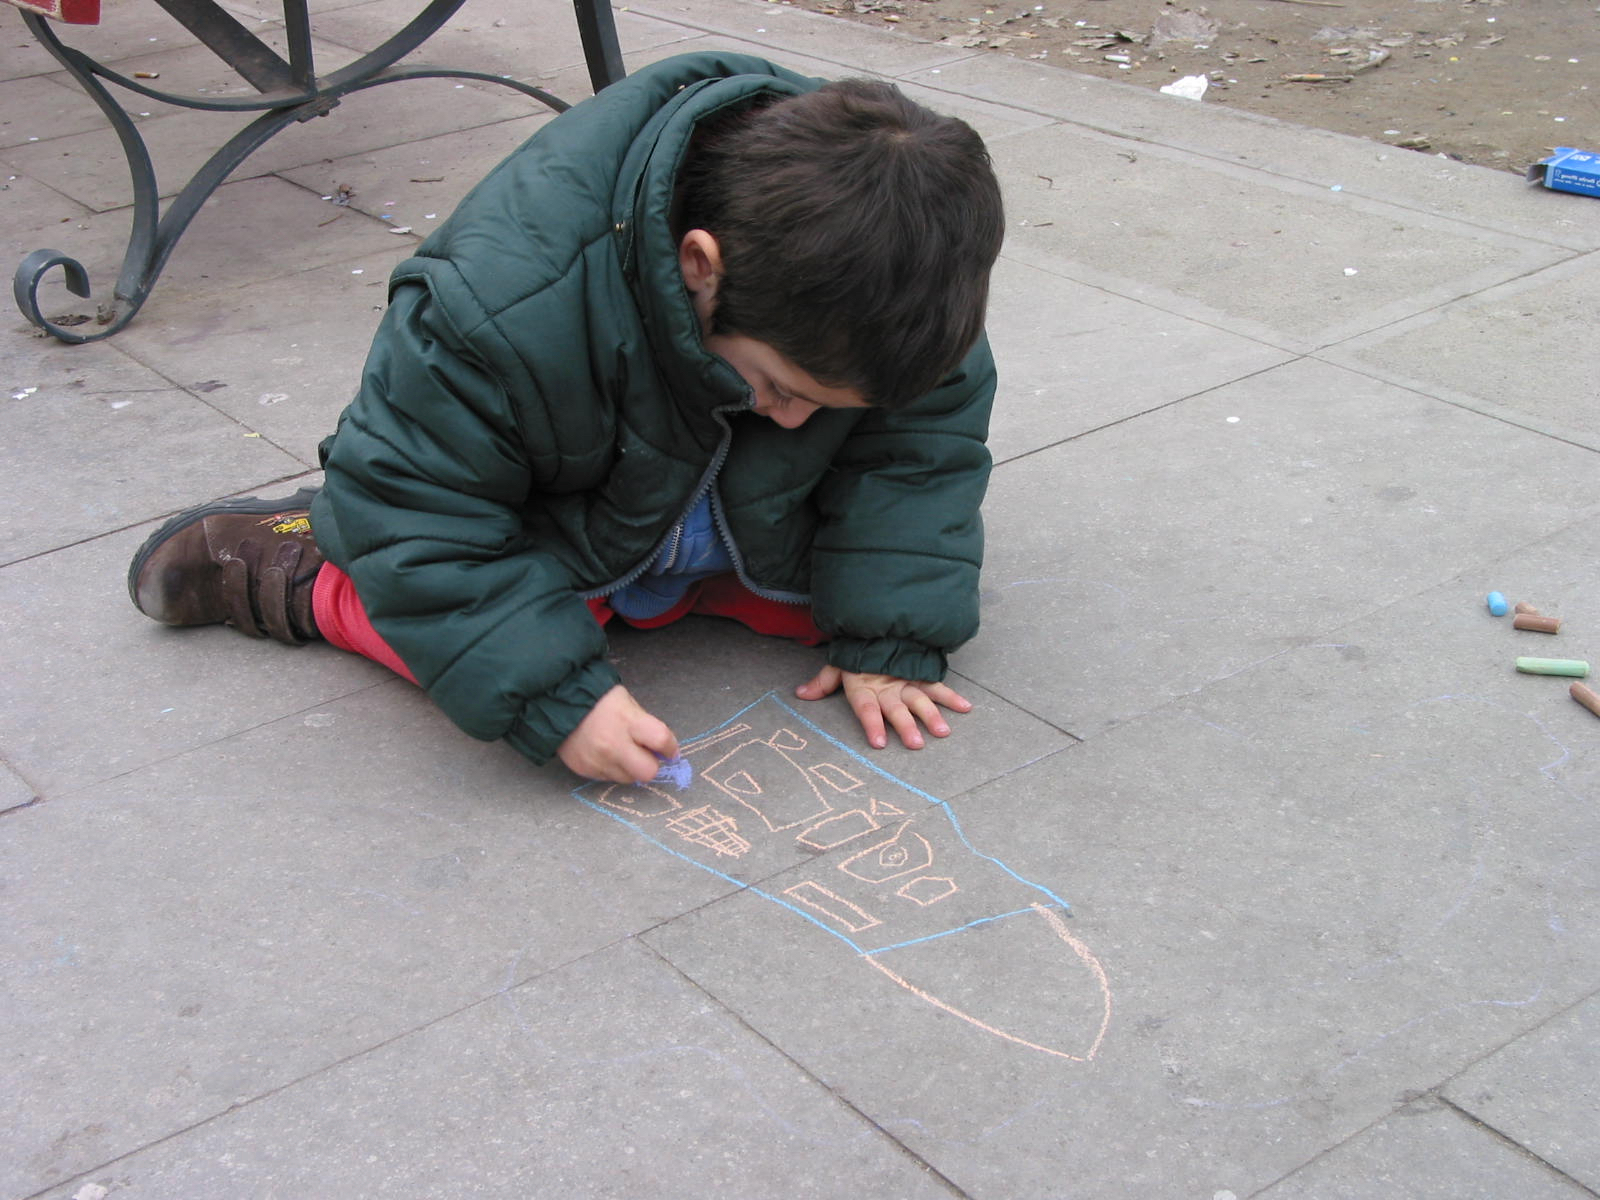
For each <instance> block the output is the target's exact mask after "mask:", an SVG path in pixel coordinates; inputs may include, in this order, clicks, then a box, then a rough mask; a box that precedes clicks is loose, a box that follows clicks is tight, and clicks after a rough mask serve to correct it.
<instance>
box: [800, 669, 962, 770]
mask: <svg viewBox="0 0 1600 1200" xmlns="http://www.w3.org/2000/svg"><path fill="white" fill-rule="evenodd" d="M841 685H842V686H843V687H844V695H845V699H846V700H848V701H849V702H850V708H851V710H852V711H853V712H854V713H855V714H856V720H858V721H860V722H861V729H862V731H863V732H864V733H865V734H866V735H867V743H868V744H869V745H871V746H872V747H873V748H874V749H878V750H882V749H883V748H884V747H885V746H887V745H888V744H889V736H888V732H887V730H888V729H893V730H894V731H895V732H896V733H898V734H899V735H900V740H901V742H903V743H904V744H905V747H906V749H907V750H920V749H922V728H921V726H923V725H925V726H927V729H928V732H929V733H931V734H933V736H934V737H948V736H949V734H950V726H949V725H948V724H947V723H946V722H945V719H944V714H943V713H941V712H940V711H939V706H940V705H943V706H944V707H945V708H948V709H951V710H952V711H954V712H960V713H964V712H971V711H972V702H971V701H970V700H968V699H967V698H966V697H965V696H962V695H960V694H958V693H957V692H956V691H955V690H954V689H953V688H951V687H949V686H948V685H947V684H943V683H923V682H919V681H917V680H915V679H896V678H895V677H894V676H893V675H858V674H856V673H855V672H854V671H841V670H840V669H839V668H838V667H835V666H831V665H830V666H826V667H823V668H822V670H820V671H818V672H817V674H816V677H815V678H813V679H810V680H808V681H806V682H805V683H802V684H801V685H800V686H799V687H797V688H795V690H794V694H795V695H796V696H799V697H800V699H802V700H821V699H822V698H823V697H824V696H831V695H832V694H833V693H834V692H836V691H838V690H839V688H840V686H841ZM886 722H887V728H886V727H885V723H886ZM919 722H920V723H921V724H920V725H919V724H918V723H919Z"/></svg>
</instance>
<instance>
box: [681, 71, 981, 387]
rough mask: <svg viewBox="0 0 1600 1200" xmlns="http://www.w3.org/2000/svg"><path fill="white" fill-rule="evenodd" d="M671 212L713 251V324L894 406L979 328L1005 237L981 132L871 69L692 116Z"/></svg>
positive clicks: (958, 353) (943, 366)
mask: <svg viewBox="0 0 1600 1200" xmlns="http://www.w3.org/2000/svg"><path fill="white" fill-rule="evenodd" d="M674 224H675V227H676V228H675V232H676V234H677V237H678V238H679V239H680V240H681V239H682V236H683V234H684V233H685V232H687V231H688V230H690V229H704V230H707V231H708V232H709V233H711V234H712V236H714V237H715V238H716V239H717V243H718V245H719V246H720V248H721V251H722V263H723V270H724V275H723V278H722V280H721V281H720V283H719V285H718V290H717V303H716V308H715V310H714V313H713V315H712V331H713V332H715V333H739V334H744V335H745V336H747V337H752V338H755V339H757V340H758V341H763V342H766V343H768V344H769V345H771V346H773V347H774V348H775V349H777V350H778V351H779V353H781V354H783V355H784V356H785V357H787V358H788V359H790V360H791V361H792V362H794V363H795V364H796V365H798V366H799V367H801V368H802V369H803V370H805V371H806V372H807V373H809V374H811V375H812V376H814V377H815V378H816V379H817V380H818V381H819V382H821V383H824V384H826V385H828V386H829V387H843V388H853V389H855V390H857V391H859V392H861V393H862V394H863V396H865V398H866V399H867V400H869V401H870V402H871V403H873V404H875V405H878V406H880V407H883V408H891V409H892V408H899V407H903V406H904V405H906V404H909V403H910V402H911V401H912V400H915V399H916V398H917V397H918V396H921V395H924V394H925V393H927V392H929V391H931V390H932V389H933V388H934V387H936V386H937V385H938V383H939V382H940V381H941V380H942V379H943V378H944V377H945V376H946V375H948V374H949V372H950V371H951V370H952V369H953V368H954V367H955V366H956V364H957V363H959V362H960V361H961V359H962V358H963V357H964V356H965V355H966V353H967V351H968V350H969V349H970V348H971V347H972V344H973V343H974V342H975V341H976V340H977V338H978V335H979V334H980V333H981V332H982V330H983V316H984V308H985V306H986V304H987V302H988V296H989V271H990V268H991V267H993V265H994V260H995V259H996V257H998V255H999V253H1000V241H1001V237H1002V236H1003V234H1004V218H1003V214H1002V211H1001V201H1000V186H999V184H998V183H997V182H996V180H995V176H994V169H993V167H992V166H991V165H990V161H989V154H988V151H987V150H986V149H985V148H984V145H983V141H982V139H980V138H979V137H978V135H977V134H976V133H974V132H973V130H972V128H971V127H970V126H968V125H967V124H966V122H964V121H960V120H957V119H956V118H954V117H945V116H940V115H939V114H937V113H934V112H931V111H930V110H928V109H926V108H923V107H922V106H921V105H919V104H915V103H913V102H912V101H911V100H909V99H907V98H906V96H905V95H904V94H903V93H902V92H901V91H900V90H899V89H898V88H896V87H894V86H893V85H891V84H887V83H879V82H875V81H872V80H866V79H846V80H840V81H837V82H834V83H829V84H825V85H824V86H823V87H822V88H820V89H818V90H817V91H813V92H807V93H805V94H804V95H801V96H794V97H787V98H782V99H774V100H772V101H771V102H768V103H765V104H762V105H759V106H757V107H755V108H745V109H743V110H740V111H739V112H737V113H735V114H732V115H730V116H725V117H723V118H721V119H713V120H712V122H711V123H710V124H709V125H707V126H703V127H702V130H701V131H700V133H699V134H697V137H696V140H695V144H694V146H693V148H692V149H691V151H690V154H689V157H688V160H687V161H686V163H685V164H684V167H683V170H682V173H681V175H680V179H679V206H678V213H677V219H676V220H675V222H674Z"/></svg>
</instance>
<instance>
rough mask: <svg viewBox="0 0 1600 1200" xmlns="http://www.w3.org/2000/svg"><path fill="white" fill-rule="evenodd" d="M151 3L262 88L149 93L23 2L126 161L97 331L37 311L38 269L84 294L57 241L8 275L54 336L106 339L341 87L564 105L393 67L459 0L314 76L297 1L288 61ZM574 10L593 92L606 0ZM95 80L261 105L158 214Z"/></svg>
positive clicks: (434, 3) (192, 9)
mask: <svg viewBox="0 0 1600 1200" xmlns="http://www.w3.org/2000/svg"><path fill="white" fill-rule="evenodd" d="M156 2H157V3H158V4H160V5H161V7H162V8H164V9H166V10H167V12H168V13H170V14H171V15H172V16H173V17H175V18H177V20H179V21H180V22H182V24H183V25H184V26H185V27H186V28H187V29H188V30H189V31H190V32H191V33H193V34H194V35H195V36H196V37H198V38H199V39H200V40H201V41H202V42H204V43H205V44H206V45H207V46H208V47H210V48H211V50H213V51H214V52H215V53H216V54H217V55H218V56H219V57H221V58H222V59H223V60H224V61H225V62H226V63H227V64H228V66H229V67H231V68H232V69H233V70H235V71H237V72H238V73H239V74H240V75H241V76H242V77H243V78H244V79H245V80H246V81H247V82H248V83H250V84H251V86H253V87H254V88H255V89H256V90H257V92H259V93H260V94H259V95H258V96H240V97H222V96H192V95H177V94H174V93H170V92H164V91H160V90H157V89H155V88H152V87H149V86H147V85H146V84H144V83H142V82H140V81H138V80H135V79H129V78H127V77H126V76H124V75H121V74H119V73H118V72H116V71H113V70H112V69H110V68H109V67H107V66H105V65H103V64H102V63H99V62H96V61H95V60H94V59H92V58H90V57H89V56H88V55H86V54H84V53H83V52H81V51H79V50H75V49H73V48H72V47H71V46H68V45H65V44H63V43H62V41H61V40H60V39H59V38H58V37H57V36H56V34H55V31H54V30H53V29H51V28H50V23H49V22H48V21H47V20H45V19H44V18H43V17H41V16H39V15H37V14H36V13H31V12H26V11H25V12H23V14H22V19H23V21H24V22H26V23H27V25H28V28H29V29H30V30H31V31H32V32H33V35H34V36H35V37H36V38H38V39H39V41H40V42H41V43H42V44H43V45H44V47H45V49H47V50H48V51H49V52H50V53H51V54H53V55H54V56H55V57H56V59H57V60H59V61H60V63H61V64H62V65H63V66H64V67H65V68H66V69H67V70H68V71H69V72H70V73H71V75H72V76H73V78H74V79H76V80H77V81H78V82H79V83H80V84H81V85H82V86H83V88H84V90H85V91H87V92H88V93H89V96H90V98H91V99H93V100H94V102H95V103H96V104H98V105H99V106H100V109H101V111H102V112H104V113H105V115H106V118H107V119H108V120H109V121H110V122H111V126H112V128H113V129H115V130H116V133H117V137H118V139H119V140H120V141H121V143H122V151H123V155H124V157H126V159H127V161H128V172H129V174H130V176H131V177H132V181H133V229H132V232H131V233H130V235H129V238H128V248H127V250H126V252H125V253H124V255H123V259H122V271H121V273H120V274H119V275H118V277H117V284H116V288H115V290H114V291H113V293H112V297H111V299H110V300H108V301H106V302H105V303H103V304H102V305H100V309H99V311H98V313H97V314H96V325H97V328H95V329H94V331H93V332H91V333H83V332H80V331H79V327H78V326H76V325H60V324H57V323H55V322H53V321H51V320H49V319H48V318H46V317H45V316H44V315H43V314H42V313H41V312H40V311H39V302H38V290H39V285H40V283H41V281H42V280H43V279H44V277H45V275H46V274H48V273H49V272H50V271H51V270H53V269H54V268H56V267H60V268H61V269H62V273H63V276H64V281H65V283H66V286H67V288H68V290H70V291H71V292H72V293H73V294H74V295H76V296H81V297H83V298H85V299H87V298H88V297H89V295H90V288H89V276H88V273H87V272H86V271H85V270H84V269H83V265H82V264H81V263H79V262H78V261H77V260H76V259H74V258H72V257H71V256H70V255H67V254H64V253H63V252H61V251H60V250H35V251H34V252H33V253H32V254H30V255H28V256H27V257H26V258H24V259H23V260H22V262H21V263H20V264H19V265H18V266H17V271H16V275H15V276H14V277H13V279H12V292H13V294H14V295H15V297H16V301H17V307H18V308H19V309H21V310H22V314H23V316H25V317H27V319H28V320H29V321H31V322H32V323H33V324H34V325H36V326H37V327H39V328H40V329H42V330H43V331H44V332H46V333H48V334H50V335H52V336H54V337H57V338H59V339H60V340H61V341H63V342H92V341H97V340H99V339H100V338H106V337H110V336H111V335H112V334H114V333H116V332H117V331H118V330H119V329H121V328H122V327H123V326H124V325H126V324H127V323H128V322H129V321H131V320H132V319H133V317H134V315H135V314H136V313H137V312H138V311H139V309H140V307H142V306H143V304H144V302H145V300H146V298H147V297H148V296H149V294H150V290H151V289H152V288H153V287H154V286H155V283H156V280H157V279H158V278H159V277H160V275H161V272H162V269H163V268H164V267H165V266H166V264H167V258H168V257H169V256H170V255H171V253H172V250H173V247H174V246H175V245H176V244H177V241H178V239H179V238H180V237H182V236H183V231H184V230H185V229H186V228H187V227H188V225H189V222H190V221H191V220H193V219H194V215H195V214H196V213H197V212H199V211H200V206H201V205H203V204H204V203H205V202H206V200H207V199H208V198H209V197H210V195H211V193H212V192H214V191H216V189H217V188H218V187H220V186H221V184H222V182H223V181H224V180H225V179H227V177H228V176H229V175H230V174H232V173H233V171H234V170H235V168H237V167H238V166H239V164H240V163H242V162H244V160H245V159H246V158H248V157H249V156H250V155H251V154H252V153H254V152H255V151H256V150H257V149H259V148H260V147H261V146H262V145H263V144H265V143H266V142H267V141H268V140H269V139H270V138H271V137H272V136H273V135H274V134H276V133H278V132H279V131H280V130H282V129H285V128H287V127H288V126H290V125H293V124H295V123H297V122H303V121H309V120H311V119H312V118H313V117H320V116H324V115H326V114H327V113H329V112H330V111H332V110H333V108H334V107H335V106H337V105H338V103H339V99H340V97H342V96H345V95H348V94H350V93H351V92H358V91H362V90H364V89H366V88H371V87H377V86H379V85H380V84H385V83H393V82H395V81H396V80H401V79H481V80H484V81H486V82H488V83H497V84H502V85H504V86H506V87H509V88H514V89H515V90H517V91H519V92H522V93H523V94H524V95H527V96H531V97H532V98H533V99H535V100H537V101H539V102H540V103H541V104H544V105H546V106H548V107H549V108H551V109H553V110H554V111H556V112H561V111H563V110H565V109H566V108H568V107H569V105H568V104H567V103H566V102H565V101H563V100H560V99H558V98H557V97H555V96H552V95H551V94H550V93H549V92H546V91H545V90H544V89H542V88H538V87H534V86H533V85H532V84H527V83H522V82H520V81H519V80H515V79H507V78H505V77H504V76H501V75H493V74H489V73H487V72H483V71H469V70H460V69H455V68H450V67H435V66H427V65H422V64H416V65H412V66H403V67H397V66H395V65H394V63H395V62H396V61H397V60H398V59H400V58H402V57H403V56H405V55H406V54H409V53H411V51H413V50H415V49H416V48H417V47H418V46H420V45H422V43H423V42H425V41H426V40H427V39H428V38H429V37H431V36H432V35H433V34H434V32H436V31H437V30H438V29H439V27H440V26H442V25H443V24H444V23H445V22H446V21H447V20H449V19H450V17H451V16H453V15H454V14H455V12H456V10H457V9H459V8H460V7H461V5H462V4H463V3H464V2H465V0H430V2H429V3H428V5H427V7H425V8H424V9H423V10H422V11H421V12H420V13H419V14H418V15H417V16H416V17H414V18H413V19H412V20H411V22H410V23H409V24H407V25H406V26H405V27H404V28H403V29H401V30H400V31H399V32H398V33H396V34H395V35H394V36H393V37H391V38H390V39H389V40H388V41H386V42H384V43H383V44H382V45H381V46H379V47H378V48H377V49H375V50H373V51H371V52H370V53H368V54H365V55H363V56H362V57H361V58H359V59H357V60H356V61H355V62H353V63H351V64H350V65H349V66H346V67H342V68H340V69H339V70H337V71H334V72H332V73H331V74H329V75H327V76H326V77H321V78H319V77H318V76H317V74H316V70H315V65H314V61H313V55H312V48H311V23H310V18H309V15H308V13H307V0H283V16H284V27H285V31H286V32H287V34H288V41H289V59H288V61H285V60H284V59H283V58H282V57H281V56H280V55H279V54H278V53H277V52H276V51H275V50H273V49H272V48H271V47H270V46H268V45H267V44H266V43H264V42H263V41H261V39H260V38H258V37H256V36H255V34H253V33H251V32H250V31H249V30H247V29H246V28H245V27H244V26H243V25H241V24H240V23H239V22H238V20H237V19H235V18H234V17H233V16H232V15H231V14H230V13H228V12H226V11H225V10H224V9H222V8H221V7H220V6H218V5H217V4H216V3H214V0H156ZM573 8H574V10H575V11H576V15H577V20H578V29H579V33H580V35H581V37H582V39H583V53H584V60H585V62H586V64H587V65H588V69H589V79H590V83H591V84H592V86H593V87H594V90H595V91H597V92H598V91H599V90H600V89H601V88H603V87H605V86H606V85H608V84H610V83H614V82H615V81H616V80H618V79H621V78H622V75H623V68H622V54H621V51H620V49H619V48H618V45H617V34H616V25H615V23H614V20H613V17H612V13H611V8H610V4H609V0H573ZM102 79H107V80H110V81H111V82H113V83H115V84H117V85H118V86H120V87H124V88H127V89H128V90H130V91H133V92H136V93H138V94H140V95H142V96H148V97H150V98H151V99H153V100H159V101H161V102H162V103H165V104H170V105H175V106H178V107H182V108H197V109H210V110H213V111H224V112H259V113H260V115H259V116H257V117H256V118H255V119H254V120H252V121H251V122H250V123H249V124H248V125H246V126H245V127H244V128H243V129H241V130H239V131H238V132H237V133H236V134H234V135H233V137H231V138H230V139H228V141H227V143H226V144H225V145H224V146H223V147H222V148H221V149H220V150H218V151H217V152H216V153H215V154H213V155H212V156H211V157H210V158H209V159H207V160H206V162H205V165H204V166H202V167H201V168H200V170H198V171H197V172H195V174H194V177H193V178H191V179H190V180H189V182H188V183H187V184H185V185H184V187H183V190H182V191H180V192H179V193H178V194H177V196H176V197H174V198H173V200H172V203H171V204H170V205H169V206H168V208H167V211H166V212H165V213H161V212H160V208H161V193H160V189H159V188H158V187H157V185H156V176H155V168H154V165H153V164H152V163H151V161H150V153H149V150H148V149H147V148H146V147H145V142H144V138H143V137H142V136H141V135H140V133H139V130H138V128H137V126H136V125H135V124H134V122H133V120H132V118H130V117H129V116H128V113H127V112H126V111H125V110H124V109H123V107H122V106H121V105H120V104H118V103H117V101H116V100H115V99H113V98H112V95H111V93H110V92H109V91H108V90H107V89H106V86H105V84H103V83H102V82H101V80H102Z"/></svg>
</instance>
